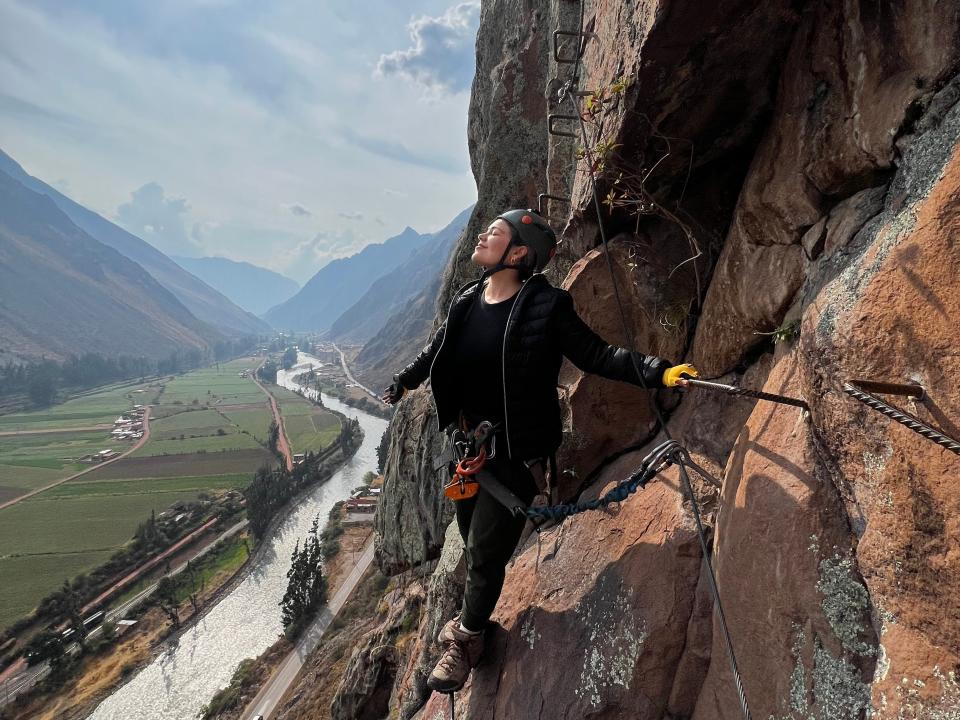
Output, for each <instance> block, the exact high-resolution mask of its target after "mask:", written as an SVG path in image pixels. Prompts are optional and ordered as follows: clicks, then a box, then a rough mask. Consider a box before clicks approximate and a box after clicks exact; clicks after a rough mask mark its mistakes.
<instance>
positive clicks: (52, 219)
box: [0, 173, 218, 360]
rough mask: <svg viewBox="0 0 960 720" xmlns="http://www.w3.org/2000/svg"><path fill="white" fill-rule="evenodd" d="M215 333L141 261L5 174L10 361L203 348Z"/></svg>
mask: <svg viewBox="0 0 960 720" xmlns="http://www.w3.org/2000/svg"><path fill="white" fill-rule="evenodd" d="M217 337H218V335H217V334H216V333H215V331H213V330H212V329H211V328H209V327H207V326H205V325H204V324H203V323H201V322H200V321H199V320H197V319H196V318H195V317H194V316H193V315H191V314H190V312H189V311H188V310H187V309H186V308H185V307H184V306H183V305H182V304H181V303H180V301H179V300H177V298H175V297H174V296H173V294H172V293H170V292H169V291H168V290H167V289H166V288H164V287H162V286H161V285H160V284H159V283H158V282H157V281H156V280H154V279H153V277H151V275H150V274H149V273H147V272H146V271H145V270H144V269H143V268H142V267H140V266H139V265H138V264H137V263H135V262H133V261H132V260H130V259H128V258H126V257H124V256H123V255H121V254H120V253H118V252H117V251H116V250H114V249H113V248H110V247H107V246H106V245H104V244H103V243H100V242H98V241H97V240H95V239H94V238H92V237H90V236H89V235H88V234H87V233H86V232H84V231H83V230H81V229H80V228H78V227H77V226H76V225H74V224H73V223H72V222H71V221H70V219H69V218H68V217H67V216H66V215H65V214H64V213H63V212H61V211H60V210H59V208H57V206H56V205H55V204H54V203H53V201H52V200H51V199H50V198H48V197H47V196H45V195H42V194H40V193H37V192H34V191H32V190H29V189H28V188H26V187H24V186H23V185H21V184H20V183H18V182H17V181H15V180H13V179H12V178H10V177H9V176H8V175H6V174H4V173H0V346H2V347H3V348H4V350H5V353H4V356H3V357H4V359H5V360H10V359H14V358H21V359H22V358H39V357H40V356H46V357H47V358H51V359H63V358H64V357H65V356H66V355H69V354H78V353H82V352H97V353H99V354H101V355H114V354H122V355H133V356H141V355H142V356H146V357H148V358H152V359H159V358H163V357H166V356H168V355H169V354H170V353H171V352H173V351H182V350H189V349H191V348H192V349H196V350H198V351H201V352H203V351H206V350H207V349H208V341H211V340H215V339H216V338H217ZM10 355H12V356H13V358H11V357H10Z"/></svg>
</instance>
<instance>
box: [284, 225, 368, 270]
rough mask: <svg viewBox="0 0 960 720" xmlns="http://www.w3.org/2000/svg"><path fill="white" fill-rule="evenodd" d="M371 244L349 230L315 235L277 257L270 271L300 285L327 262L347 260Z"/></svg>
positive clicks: (362, 236)
mask: <svg viewBox="0 0 960 720" xmlns="http://www.w3.org/2000/svg"><path fill="white" fill-rule="evenodd" d="M373 241H374V240H372V239H371V238H368V237H366V236H364V235H361V234H359V233H356V232H354V231H352V230H350V229H349V228H347V229H345V230H339V231H335V232H319V233H317V234H316V235H315V236H314V237H312V238H310V239H309V240H303V241H302V242H299V243H297V245H295V246H294V247H292V248H289V249H287V250H284V251H283V252H281V253H279V254H278V255H277V257H275V259H274V264H273V265H272V266H271V267H273V268H274V269H277V270H279V271H281V272H283V273H284V274H285V275H287V276H289V277H291V278H293V279H294V280H296V281H297V282H299V283H301V284H303V283H304V282H306V281H307V280H309V279H310V278H311V277H313V276H314V275H315V274H316V272H317V270H319V269H320V268H322V267H323V266H324V265H326V264H327V263H329V262H330V261H332V260H336V259H337V258H342V257H349V256H350V255H353V254H354V253H357V252H359V251H360V250H362V249H363V248H364V247H365V246H366V245H368V244H369V243H370V242H373Z"/></svg>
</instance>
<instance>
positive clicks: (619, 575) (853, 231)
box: [281, 0, 960, 720]
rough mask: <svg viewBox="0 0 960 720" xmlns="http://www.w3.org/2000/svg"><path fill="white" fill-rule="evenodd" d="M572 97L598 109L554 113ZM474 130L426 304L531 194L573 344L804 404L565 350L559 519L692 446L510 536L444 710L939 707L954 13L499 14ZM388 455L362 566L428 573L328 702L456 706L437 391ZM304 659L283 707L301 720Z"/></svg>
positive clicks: (951, 294)
mask: <svg viewBox="0 0 960 720" xmlns="http://www.w3.org/2000/svg"><path fill="white" fill-rule="evenodd" d="M581 9H583V10H584V16H583V18H582V25H581ZM557 28H561V29H563V30H567V31H571V32H573V33H576V31H578V30H582V31H584V32H586V33H589V34H587V35H583V36H581V37H582V39H583V47H582V59H581V62H580V63H577V64H576V65H575V64H574V63H565V62H557V59H556V58H557V55H556V54H555V53H556V52H559V53H560V58H561V59H569V58H571V57H572V56H574V55H576V54H577V53H578V52H579V51H580V45H581V43H580V42H579V40H575V39H569V36H567V37H566V38H565V37H564V36H559V37H557V36H554V35H553V31H554V30H555V29H557ZM555 37H556V39H558V40H559V42H560V47H559V48H555V47H554V40H555ZM576 37H577V36H576V35H574V38H576ZM568 80H572V81H574V82H575V86H574V89H577V90H580V91H581V92H582V93H585V94H587V95H589V97H584V96H583V95H577V94H574V93H567V94H566V95H565V97H564V98H563V99H562V103H560V104H558V102H557V90H558V89H560V88H561V87H563V86H564V84H565V83H566V81H568ZM567 87H568V89H569V88H570V86H567ZM469 112H470V115H469V130H468V132H469V138H468V140H469V147H470V152H471V161H472V168H473V172H474V177H475V179H476V181H477V188H478V201H477V207H476V209H475V211H474V213H473V215H472V217H471V219H470V222H469V223H468V226H467V230H466V231H465V237H466V238H468V240H465V241H463V242H461V243H459V244H458V246H457V247H456V248H455V250H454V256H453V260H452V262H451V267H450V270H449V271H448V272H447V273H446V274H445V277H444V281H443V285H442V287H441V289H440V302H439V307H440V308H445V307H446V305H447V301H448V299H449V297H450V296H451V294H452V293H453V292H454V289H455V288H456V287H458V286H459V284H460V283H462V282H463V281H464V279H466V278H468V277H471V276H474V275H475V268H473V267H471V265H470V262H469V256H470V250H471V247H470V246H471V245H472V239H471V238H472V235H473V234H474V233H476V232H477V231H478V230H479V229H480V228H481V227H483V226H484V225H485V224H486V223H488V222H489V220H490V218H492V217H495V216H496V214H497V213H499V212H501V211H502V210H503V209H504V208H506V207H510V206H515V205H517V204H519V203H521V202H526V203H529V204H533V203H535V201H536V195H537V193H538V192H550V193H552V194H554V195H559V196H563V197H566V198H569V200H570V202H569V204H567V203H561V202H552V203H551V207H550V208H549V209H550V215H551V216H552V217H554V218H555V219H554V226H555V227H556V229H557V230H558V231H562V244H561V245H560V247H559V252H558V256H557V258H556V259H555V260H554V262H553V263H552V265H551V266H550V268H549V269H548V272H547V277H548V279H549V280H550V281H551V283H552V284H553V285H555V286H560V287H562V288H564V289H565V290H567V291H568V292H569V293H570V295H571V296H572V299H573V303H574V306H575V308H576V310H577V311H578V313H579V314H580V316H581V317H582V318H583V320H584V322H585V323H586V324H587V325H589V326H590V327H591V328H593V329H594V330H595V331H596V332H597V333H598V334H599V335H601V336H602V337H603V338H605V339H606V340H607V341H609V342H611V343H613V344H615V345H618V346H622V345H626V344H634V345H635V346H636V348H637V349H638V350H641V351H643V352H645V353H652V354H657V355H659V356H661V357H664V358H667V359H671V360H673V361H675V362H676V361H681V360H687V361H690V362H693V363H694V364H696V366H697V367H698V368H699V370H700V372H701V375H702V377H703V378H705V379H715V380H719V381H721V382H724V383H731V384H733V385H737V386H740V387H741V388H744V389H746V390H752V391H763V392H765V393H771V394H777V395H782V396H788V397H789V398H793V399H799V400H801V401H803V402H804V403H805V404H806V407H807V409H801V408H798V407H796V406H795V405H790V404H782V403H779V402H771V401H770V400H769V397H768V398H767V399H752V398H749V397H732V396H730V395H728V394H725V393H720V392H717V391H716V390H715V389H714V390H711V389H706V388H703V387H691V388H689V389H688V390H686V391H684V392H680V391H674V390H664V391H660V392H657V393H655V394H654V393H650V392H648V391H644V390H642V389H640V388H638V387H633V386H629V385H627V384H625V383H621V382H616V381H612V380H607V379H603V378H600V377H598V376H597V375H591V374H586V373H584V372H583V371H581V370H580V369H578V368H577V367H574V366H572V365H570V364H565V365H564V367H563V368H562V369H561V372H560V376H559V378H558V380H559V382H558V385H559V387H558V393H557V394H558V401H559V403H560V404H561V410H562V419H563V429H564V434H563V444H562V445H561V446H560V449H559V452H558V460H559V463H560V468H561V473H560V474H559V475H558V477H557V478H555V480H556V482H555V484H554V491H555V492H556V494H557V495H558V497H559V499H560V501H561V502H565V501H570V500H576V499H579V500H583V501H590V500H593V499H596V498H598V497H600V496H602V495H603V494H604V493H606V492H608V491H611V490H612V489H614V487H615V486H616V484H617V483H620V482H622V481H624V480H625V479H626V478H628V477H630V476H631V474H632V473H634V472H635V471H636V470H637V469H638V468H639V467H640V465H641V461H642V459H643V457H644V456H645V455H646V453H648V452H650V451H651V450H652V449H653V448H654V447H656V446H657V445H658V444H659V443H660V442H662V441H664V440H665V439H666V437H667V434H666V433H669V437H671V438H673V439H675V440H676V442H677V443H679V445H680V446H681V447H682V448H683V449H684V450H685V453H680V452H679V450H677V453H676V454H675V455H673V457H672V461H673V462H672V463H671V465H670V466H669V467H664V468H663V469H662V472H660V474H659V475H658V476H657V477H655V478H653V479H651V480H650V482H649V483H648V484H646V486H645V487H637V488H636V492H635V493H634V494H632V495H630V496H628V497H627V498H626V499H624V500H622V502H620V501H618V502H615V503H612V504H610V505H609V506H608V507H606V509H605V510H602V511H596V510H591V511H589V512H584V513H583V514H579V515H576V516H573V517H570V518H569V519H567V520H565V521H563V522H562V523H560V524H559V525H556V526H552V527H551V526H549V525H548V526H546V527H545V528H544V529H543V532H541V533H534V534H531V535H530V537H529V538H528V539H527V540H526V541H525V542H524V543H522V544H521V546H520V547H519V548H518V550H517V552H516V554H515V556H514V558H513V559H512V560H511V562H510V563H509V564H508V565H507V567H506V579H505V582H504V586H503V588H504V589H503V593H502V595H501V596H500V598H499V600H498V602H497V605H496V609H495V611H494V613H493V615H492V618H491V620H492V624H491V626H489V628H488V629H489V632H488V634H487V636H486V637H487V642H488V644H487V646H486V650H487V652H486V654H485V656H484V657H483V660H482V662H481V663H480V665H479V666H478V667H476V668H475V669H474V670H473V673H472V676H471V678H470V680H469V682H468V683H467V685H466V686H465V687H464V689H463V690H462V691H460V692H459V693H457V695H456V698H455V705H456V717H457V718H460V720H492V719H493V718H527V717H530V718H551V719H557V720H580V719H582V718H593V719H594V720H742V719H744V718H749V717H753V718H757V719H758V720H760V719H763V720H864V718H872V719H873V720H908V719H909V720H941V719H942V720H947V719H948V718H956V717H958V712H960V683H958V678H957V673H958V668H960V609H958V608H960V606H958V603H957V602H956V598H957V596H958V595H960V490H958V489H957V485H956V482H954V480H953V479H954V478H956V477H957V475H958V473H960V458H958V456H957V454H955V453H956V451H957V448H958V447H960V442H956V440H957V438H960V391H958V388H957V384H956V378H957V377H958V376H960V342H958V339H957V332H956V328H957V318H958V317H960V286H958V283H957V277H960V243H958V241H957V238H958V237H960V202H958V198H960V12H958V8H957V5H956V3H927V4H922V3H891V2H848V3H836V2H829V1H828V0H818V1H816V2H808V3H797V2H789V1H788V0H766V1H765V2H759V1H756V0H754V1H752V2H735V3H734V2H717V3H702V2H693V1H692V0H662V1H661V2H656V3H634V2H629V1H628V0H611V1H610V2H603V3H585V4H584V5H579V4H577V3H569V2H562V1H561V0H542V1H538V2H533V3H528V2H517V0H491V1H490V2H484V3H483V4H482V6H481V19H480V29H479V34H478V37H477V68H476V76H475V78H474V82H473V86H472V91H471V101H470V110H469ZM561 112H562V113H563V114H570V115H573V117H574V118H576V117H577V116H580V117H584V121H585V124H586V131H587V134H588V136H587V139H586V141H581V138H580V136H579V130H580V128H579V123H578V122H576V120H574V122H573V123H566V124H565V123H563V121H562V118H561V123H560V124H562V125H563V128H560V127H559V126H558V128H557V129H564V130H566V129H567V128H570V127H572V128H576V130H577V136H576V138H570V137H565V136H563V135H558V134H551V133H549V132H548V120H547V117H548V115H549V114H555V113H561ZM505 159H509V161H505ZM590 171H595V173H596V176H597V187H596V188H595V187H594V185H593V182H592V179H593V178H592V175H593V174H594V173H593V172H590ZM595 190H596V195H595V194H594V191H595ZM604 200H606V202H604ZM598 201H599V202H598ZM532 307H539V306H532ZM532 312H533V311H532V310H531V313H532ZM439 322H440V318H439V317H436V318H435V319H434V325H435V326H436V325H437V324H438V323H439ZM519 323H520V321H519V320H518V325H519ZM545 324H546V325H547V327H548V330H549V324H548V323H545ZM624 326H626V330H625V329H624ZM548 337H549V335H548ZM521 341H522V342H521ZM505 342H507V343H510V342H513V343H514V344H513V345H511V346H509V347H508V350H505V353H507V352H513V353H515V354H516V355H515V357H522V358H528V357H529V358H536V357H537V353H539V352H544V354H546V349H543V346H542V345H540V344H539V343H538V341H537V340H536V338H532V339H531V338H530V336H529V335H524V336H522V338H521V337H520V336H515V337H513V338H511V337H510V335H509V331H508V334H507V337H506V339H505ZM547 349H550V348H547ZM515 357H513V358H511V359H512V360H514V361H515ZM504 365H506V361H505V362H504ZM854 378H867V379H870V380H873V381H877V382H881V383H884V382H885V383H908V382H909V383H915V384H920V385H922V389H923V391H924V392H923V395H924V397H922V398H920V397H917V395H919V394H920V393H919V392H917V391H914V393H913V394H914V397H913V399H911V398H909V397H905V396H895V395H891V396H889V397H888V398H887V399H889V401H890V402H892V403H893V404H894V405H897V406H899V407H902V408H905V409H908V410H909V412H910V414H911V415H915V416H916V417H918V418H919V419H920V420H921V421H923V422H924V423H926V424H928V425H931V426H934V427H939V428H941V429H942V430H943V432H944V433H945V434H947V435H950V436H952V437H953V438H954V441H955V442H954V443H953V444H951V443H950V442H949V441H947V442H945V443H940V444H937V443H934V442H931V441H930V440H929V439H927V438H926V437H923V436H921V435H920V434H918V433H917V432H914V431H913V430H911V429H910V428H909V427H904V425H902V424H898V423H895V422H893V421H892V420H891V419H890V417H885V416H884V415H883V414H881V413H879V412H876V411H875V410H874V409H871V407H870V406H868V405H867V404H866V403H864V402H863V401H862V400H858V399H855V398H854V397H852V396H851V394H850V393H849V391H848V390H847V389H845V383H847V382H848V381H850V380H852V379H854ZM881 387H882V388H884V389H889V388H888V387H885V386H881ZM522 390H523V389H522V388H514V389H513V390H512V392H518V393H519V392H522ZM508 391H510V389H509V388H508ZM651 395H652V396H653V397H651ZM550 400H551V401H552V398H551V399H550ZM651 401H655V402H651ZM655 408H657V409H658V412H659V413H660V414H661V415H662V418H660V417H657V413H656V412H655V410H654V409H655ZM909 422H913V421H909ZM505 424H506V426H507V428H509V426H510V422H509V418H507V422H506V423H505ZM914 427H915V426H914ZM507 432H510V431H509V429H507ZM389 437H390V443H389V449H388V453H387V460H386V467H385V472H384V476H385V481H384V486H383V491H382V494H381V500H380V503H379V506H378V509H377V515H376V520H375V524H376V528H377V540H376V548H377V562H378V564H379V566H380V568H381V569H382V570H383V571H384V572H388V573H391V574H398V573H400V572H403V571H405V570H408V569H411V568H415V567H423V566H425V565H427V563H428V561H430V560H432V559H437V558H439V562H438V564H437V565H436V570H434V571H432V575H431V577H430V578H429V580H428V581H426V582H424V583H423V585H422V586H420V587H419V588H416V587H414V588H412V589H411V590H410V591H409V592H406V593H401V592H397V593H395V594H394V595H393V596H391V598H390V600H389V601H385V602H384V603H383V607H382V608H380V612H379V614H378V615H377V623H378V626H377V627H376V628H375V629H374V630H372V631H370V632H369V633H367V635H366V636H365V637H364V638H363V639H362V640H361V641H359V642H357V643H356V644H355V646H354V650H353V652H352V654H351V656H350V659H349V662H348V666H347V668H346V670H345V672H344V675H343V680H342V681H341V682H340V685H339V687H338V688H337V691H336V694H335V697H334V699H333V702H332V703H331V717H332V718H334V719H335V720H347V718H360V717H367V718H381V717H395V718H399V719H401V720H428V719H429V720H447V719H448V718H450V717H451V708H450V699H449V698H448V697H446V696H443V695H438V694H433V693H431V692H430V690H429V689H428V688H427V686H426V678H427V675H428V673H429V672H430V671H431V669H432V667H433V665H434V663H435V662H436V661H437V659H438V657H439V655H440V652H441V648H440V647H439V646H438V642H437V639H436V638H437V634H438V632H439V631H440V629H441V627H442V626H443V625H444V623H445V622H446V621H447V620H449V619H450V618H451V617H452V616H453V615H454V614H455V613H456V612H457V610H458V609H459V608H460V606H461V599H462V595H463V590H464V582H465V580H464V578H465V565H466V564H467V563H466V559H465V557H464V551H463V543H462V541H461V537H460V534H459V532H458V530H457V525H456V523H455V522H451V519H452V515H453V511H452V508H451V503H450V502H449V501H447V500H446V499H445V498H444V496H443V493H442V491H441V488H442V487H443V483H444V482H445V481H447V480H449V474H448V472H447V468H446V467H445V466H444V465H443V464H442V463H438V462H437V461H436V458H437V457H438V455H439V454H440V451H441V450H442V449H443V448H444V446H445V445H446V444H447V442H446V440H445V438H444V436H443V434H442V433H441V431H440V430H439V429H438V428H437V421H436V412H435V406H434V403H433V400H432V398H431V393H430V388H429V387H423V388H420V389H418V390H416V391H414V392H411V393H409V394H408V395H407V396H406V397H405V398H404V399H403V400H402V401H401V402H400V403H399V406H398V408H397V410H396V413H395V415H394V417H393V419H392V421H391V424H390V435H389ZM506 445H507V448H508V449H507V452H508V453H509V444H506ZM503 447H504V444H500V445H499V448H501V450H500V451H501V452H502V448H503ZM523 459H524V458H514V460H523ZM681 467H682V468H683V469H684V472H680V468H681ZM687 474H688V475H689V477H690V485H691V486H692V487H689V488H688V487H687V483H686V482H685V479H686V475H687ZM482 497H483V496H481V499H482ZM695 509H699V513H696V514H695ZM701 516H702V521H703V527H701V524H700V520H701ZM478 555H479V554H478ZM476 557H477V556H476V555H475V556H474V558H476ZM474 558H471V559H474ZM476 570H477V568H476V565H473V567H472V568H471V572H473V573H476ZM711 572H712V573H713V574H714V575H715V578H716V584H714V583H713V581H712V577H711ZM408 577H409V576H404V578H403V579H402V580H398V582H397V586H398V587H400V588H405V587H406V586H407V583H408ZM718 600H719V601H722V610H721V602H718ZM733 656H735V659H736V663H735V664H734V662H733V660H732V658H733ZM313 663H314V661H308V670H307V672H306V673H304V674H303V675H302V676H301V677H302V678H303V679H302V680H301V681H300V682H299V683H298V684H297V685H296V686H295V687H293V688H291V690H290V692H289V694H288V696H287V697H288V698H290V700H289V702H288V704H287V706H285V707H284V709H283V713H282V714H281V717H282V718H284V719H285V720H298V719H299V718H305V717H308V716H309V714H308V712H307V710H306V709H307V708H309V707H310V702H311V698H312V697H315V696H316V695H317V694H318V693H319V692H320V688H318V687H317V684H316V683H314V684H311V682H310V680H309V678H311V676H312V671H313V667H314V664H313ZM741 689H742V692H741ZM324 690H326V689H324Z"/></svg>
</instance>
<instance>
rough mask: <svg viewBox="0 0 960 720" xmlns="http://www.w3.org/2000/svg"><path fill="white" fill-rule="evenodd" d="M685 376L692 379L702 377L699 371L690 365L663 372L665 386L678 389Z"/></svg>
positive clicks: (676, 366) (674, 367)
mask: <svg viewBox="0 0 960 720" xmlns="http://www.w3.org/2000/svg"><path fill="white" fill-rule="evenodd" d="M684 375H689V376H690V377H692V378H695V377H700V373H698V372H697V369H696V368H695V367H694V366H693V365H691V364H690V363H683V364H682V365H674V366H673V367H669V368H667V369H666V370H664V371H663V386H664V387H677V385H678V384H679V381H680V380H682V379H683V376H684Z"/></svg>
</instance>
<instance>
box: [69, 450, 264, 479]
mask: <svg viewBox="0 0 960 720" xmlns="http://www.w3.org/2000/svg"><path fill="white" fill-rule="evenodd" d="M276 464H277V459H276V457H274V456H273V455H271V454H270V453H269V452H268V451H267V450H265V449H263V448H259V449H257V450H236V451H233V452H222V453H194V454H187V455H155V456H153V457H137V458H132V457H127V458H124V459H123V460H117V462H115V463H111V464H110V465H107V466H105V467H102V468H97V469H96V470H94V471H92V472H90V473H88V474H87V475H84V476H83V477H82V478H81V479H83V480H120V479H124V478H131V477H184V476H190V475H225V474H228V473H243V472H255V471H256V469H257V468H258V467H260V466H261V465H271V466H275V465H276Z"/></svg>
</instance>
